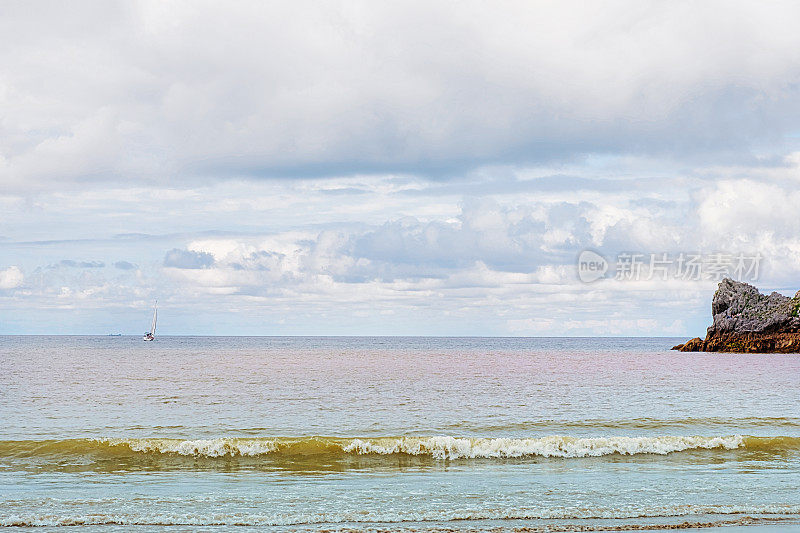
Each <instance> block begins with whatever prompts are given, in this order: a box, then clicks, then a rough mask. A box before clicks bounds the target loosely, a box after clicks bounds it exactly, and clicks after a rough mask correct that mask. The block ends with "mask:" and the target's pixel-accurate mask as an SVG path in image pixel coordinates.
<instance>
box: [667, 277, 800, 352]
mask: <svg viewBox="0 0 800 533" xmlns="http://www.w3.org/2000/svg"><path fill="white" fill-rule="evenodd" d="M711 314H712V315H714V324H713V325H712V326H711V327H709V328H708V332H707V333H706V338H705V339H700V338H699V337H697V338H694V339H692V340H690V341H687V342H686V343H684V344H679V345H677V346H674V347H673V348H672V349H673V350H680V351H682V352H734V353H800V291H797V294H795V295H794V298H789V297H788V296H783V295H782V294H779V293H777V292H773V293H772V294H770V295H764V294H761V293H760V292H758V289H756V288H755V287H753V286H752V285H748V284H747V283H742V282H740V281H734V280H732V279H729V278H725V279H724V280H722V281H721V282H720V284H719V288H718V289H717V292H716V293H714V299H713V301H712V302H711Z"/></svg>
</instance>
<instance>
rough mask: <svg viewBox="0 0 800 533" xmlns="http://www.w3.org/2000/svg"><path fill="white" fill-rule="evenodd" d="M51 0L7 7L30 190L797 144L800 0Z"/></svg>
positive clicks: (735, 155) (25, 181) (7, 176)
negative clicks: (328, 0) (157, 3)
mask: <svg viewBox="0 0 800 533" xmlns="http://www.w3.org/2000/svg"><path fill="white" fill-rule="evenodd" d="M348 5H349V4H348ZM45 11H46V12H43V11H42V10H37V9H31V8H30V6H29V5H28V4H25V3H20V4H18V5H17V7H13V6H11V7H8V8H6V9H4V17H3V20H2V21H0V36H2V37H0V44H5V45H6V46H0V61H2V63H3V65H4V67H5V69H6V70H7V71H9V72H10V73H11V75H10V76H8V85H9V86H8V90H7V91H6V93H7V95H8V101H7V102H6V103H5V106H4V108H5V110H6V120H5V121H4V125H5V126H4V127H5V128H6V131H5V132H4V133H5V135H4V136H3V137H4V138H6V139H16V140H15V141H14V142H10V141H9V142H7V143H6V144H5V145H3V146H0V149H2V152H3V154H4V157H5V164H4V165H3V168H4V170H3V171H2V175H0V176H1V177H2V178H3V179H2V181H0V183H3V186H4V187H7V188H10V189H14V188H18V189H25V188H29V187H35V186H43V185H44V184H48V185H50V186H53V185H55V182H54V181H53V180H54V178H52V176H58V179H59V180H62V181H64V182H69V181H80V182H87V181H97V180H123V179H124V180H125V181H126V183H131V182H132V180H134V179H139V180H144V181H145V182H149V183H152V182H155V181H157V180H159V179H163V178H162V176H165V175H169V176H182V177H183V178H184V179H186V180H194V179H199V177H202V178H203V179H208V180H211V179H216V178H217V177H226V178H231V177H236V178H238V177H276V178H283V177H311V176H313V177H317V176H329V175H332V174H339V175H342V174H350V173H394V172H405V173H411V174H415V175H421V176H426V177H429V178H441V177H453V176H457V175H461V174H462V173H465V172H468V171H470V170H472V169H475V168H479V167H485V166H487V165H512V166H513V165H526V164H542V163H548V162H554V161H581V160H582V158H583V157H584V156H585V155H586V154H593V153H599V154H617V155H619V154H642V155H649V156H656V157H665V158H672V159H677V160H678V161H680V162H692V161H694V162H697V161H703V162H711V161H716V162H731V161H737V162H747V161H754V160H755V159H754V158H755V156H754V154H756V153H757V154H759V155H760V156H761V155H767V156H769V155H771V154H772V153H773V152H775V151H776V150H778V151H780V150H782V149H784V148H786V147H787V145H789V144H791V143H792V142H793V143H795V144H796V140H795V141H789V140H787V138H786V134H787V133H790V132H792V131H793V130H794V129H795V128H796V124H797V123H798V120H800V88H799V87H800V34H798V32H797V31H796V28H795V24H794V21H795V20H797V19H798V16H800V7H798V6H797V5H794V4H791V3H787V4H781V5H779V6H775V5H772V6H769V7H765V6H763V5H760V4H758V3H737V4H726V5H725V6H724V8H720V5H719V4H714V3H696V4H692V5H691V6H690V7H689V8H687V7H686V6H685V5H684V4H663V3H647V2H645V3H641V2H634V1H632V2H627V3H626V2H622V3H620V4H615V5H612V6H609V5H605V4H602V5H601V4H589V5H587V4H586V3H571V2H562V3H558V4H537V3H527V2H521V3H517V4H509V5H506V6H505V7H504V9H497V8H496V7H494V6H491V5H490V4H481V3H468V4H448V3H437V4H436V5H428V4H425V3H419V4H416V3H413V2H412V3H399V4H387V3H374V2H372V3H370V2H365V3H362V4H359V5H358V6H357V8H353V9H350V8H346V7H345V5H344V4H342V5H338V4H335V3H332V4H325V5H323V6H320V5H318V4H317V3H312V2H294V3H291V4H271V3H255V4H248V5H245V4H240V5H239V6H238V7H237V8H235V9H231V8H229V7H228V6H222V5H221V4H207V5H205V6H201V7H198V6H191V7H186V8H184V7H182V6H180V5H175V6H173V7H172V8H171V13H170V16H169V17H167V16H165V15H164V14H163V13H162V12H160V11H159V10H158V9H156V8H154V7H153V5H151V4H148V3H134V4H131V7H130V9H127V8H122V7H120V6H119V5H114V6H104V7H103V8H98V6H97V5H94V4H91V5H90V4H85V5H83V6H81V5H77V6H75V5H71V6H70V7H69V8H66V7H58V8H57V7H55V6H51V9H48V10H45ZM576 12H577V13H579V16H575V13H576ZM355 13H358V14H357V15H356V14H355ZM65 20H68V21H70V23H64V21H65ZM220 20H225V21H227V23H226V24H219V21H220ZM411 21H413V23H412V22H411ZM741 21H753V22H752V23H749V24H742V23H741ZM552 27H557V28H559V32H557V33H555V34H554V33H553V32H547V31H539V30H540V29H541V28H552ZM227 28H236V30H235V31H236V38H235V39H233V38H230V37H231V35H230V33H229V32H230V30H228V29H227ZM310 34H313V35H315V36H316V37H317V38H316V39H314V40H309V39H308V38H307V36H308V35H310ZM41 35H47V37H48V38H47V39H42V38H40V37H41ZM77 40H79V41H80V43H81V46H80V47H79V48H75V47H74V46H71V45H72V44H74V43H75V42H77ZM676 42H679V44H674V43H676ZM319 43H324V46H322V47H320V46H318V44H319ZM719 43H724V46H719ZM399 44H401V45H402V46H400V45H399ZM67 45H70V46H67ZM65 50H69V53H67V52H66V51H65ZM261 50H270V53H269V54H266V55H265V54H262V53H261V52H260V51H261ZM397 50H401V52H400V53H398V52H397ZM764 57H769V59H770V60H769V61H763V58H764ZM231 58H235V60H231ZM86 65H91V66H92V68H85V66H86ZM98 72H100V73H102V75H97V73H98ZM43 80H47V83H43ZM18 95H19V96H18ZM27 124H36V125H37V127H36V128H35V131H32V130H31V129H30V128H28V127H27V126H26V125H27ZM222 124H224V125H226V127H224V128H220V127H219V126H220V125H222ZM187 132H191V134H190V135H187ZM140 176H141V177H140ZM31 184H32V185H31ZM540 185H541V186H542V187H544V188H547V187H552V186H554V185H547V184H544V183H543V184H540Z"/></svg>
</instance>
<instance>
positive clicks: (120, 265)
mask: <svg viewBox="0 0 800 533" xmlns="http://www.w3.org/2000/svg"><path fill="white" fill-rule="evenodd" d="M114 268H117V269H119V270H135V269H136V265H135V264H133V263H129V262H128V261H116V262H115V263H114Z"/></svg>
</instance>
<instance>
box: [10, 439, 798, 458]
mask: <svg viewBox="0 0 800 533" xmlns="http://www.w3.org/2000/svg"><path fill="white" fill-rule="evenodd" d="M737 449H747V450H760V451H764V452H770V451H773V452H782V451H786V450H800V437H753V436H744V435H728V436H710V437H709V436H657V437H594V438H579V437H568V436H547V437H538V438H466V437H452V436H432V437H413V436H406V437H377V438H341V437H299V438H289V437H278V438H234V437H223V438H215V439H198V440H186V439H167V438H141V439H119V438H101V439H67V440H44V441H33V440H27V441H0V457H18V458H22V457H36V456H48V455H96V454H100V455H111V456H120V455H131V454H133V455H139V454H157V455H173V456H192V457H207V458H223V457H265V458H267V457H280V456H315V455H325V456H395V455H407V456H421V457H429V458H432V459H437V460H455V459H494V458H497V459H505V458H525V457H560V458H578V457H601V456H606V455H615V454H616V455H640V454H657V455H667V454H673V453H678V452H685V451H692V450H722V451H725V450H737Z"/></svg>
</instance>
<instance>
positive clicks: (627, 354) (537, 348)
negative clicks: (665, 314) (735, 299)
mask: <svg viewBox="0 0 800 533" xmlns="http://www.w3.org/2000/svg"><path fill="white" fill-rule="evenodd" d="M684 340H685V339H671V338H429V337H158V338H157V339H156V340H155V341H154V342H143V341H142V339H141V337H128V336H122V337H112V336H107V337H106V336H86V337H80V336H49V337H48V336H43V337H37V336H6V337H0V528H2V529H3V530H15V529H26V530H27V529H29V528H34V529H36V530H52V531H63V530H64V528H67V530H72V529H75V528H74V527H73V528H72V529H70V527H69V526H80V527H79V528H78V529H80V530H81V531H112V530H120V529H121V530H126V531H162V530H163V531H218V530H236V531H248V530H258V531H285V530H290V531H330V532H334V531H530V532H535V531H542V532H545V531H547V532H555V531H621V530H624V531H638V530H642V531H649V530H668V529H689V530H694V529H698V530H705V531H722V530H726V531H727V530H729V529H742V530H745V531H757V530H759V531H760V530H762V529H763V530H769V531H776V532H777V531H800V526H798V524H799V523H800V355H785V354H779V355H753V354H747V355H742V354H716V353H680V352H675V351H670V347H672V346H673V345H674V344H677V343H678V342H683V341H684Z"/></svg>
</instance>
